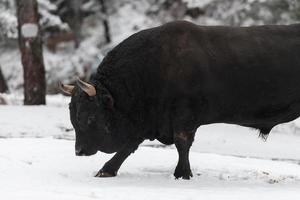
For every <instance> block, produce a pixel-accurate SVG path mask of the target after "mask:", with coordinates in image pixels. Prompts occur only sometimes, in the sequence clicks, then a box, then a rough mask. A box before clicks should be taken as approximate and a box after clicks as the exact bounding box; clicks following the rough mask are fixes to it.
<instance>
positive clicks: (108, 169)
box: [95, 140, 143, 177]
mask: <svg viewBox="0 0 300 200" xmlns="http://www.w3.org/2000/svg"><path fill="white" fill-rule="evenodd" d="M142 142H143V140H136V141H133V142H129V143H128V144H126V145H125V146H124V148H122V150H120V151H118V152H117V153H116V154H115V155H114V156H113V157H112V158H111V159H110V160H109V161H107V162H106V163H105V165H104V166H103V167H102V168H101V169H100V170H99V172H98V173H97V174H96V175H95V177H113V176H116V175H117V173H118V170H119V169H120V167H121V165H122V163H123V162H124V161H125V160H126V158H127V157H128V156H129V155H130V154H131V153H134V151H135V150H136V149H137V148H138V146H139V145H140V144H141V143H142Z"/></svg>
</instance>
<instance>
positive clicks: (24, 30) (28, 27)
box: [21, 23, 38, 38]
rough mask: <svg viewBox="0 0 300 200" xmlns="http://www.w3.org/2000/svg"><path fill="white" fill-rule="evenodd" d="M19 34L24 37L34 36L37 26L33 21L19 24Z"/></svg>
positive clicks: (36, 32)
mask: <svg viewBox="0 0 300 200" xmlns="http://www.w3.org/2000/svg"><path fill="white" fill-rule="evenodd" d="M21 34H22V36H23V37H24V38H34V37H36V36H37V34H38V26H37V24H33V23H26V24H23V25H22V26H21Z"/></svg>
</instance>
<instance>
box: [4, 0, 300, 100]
mask: <svg viewBox="0 0 300 200" xmlns="http://www.w3.org/2000/svg"><path fill="white" fill-rule="evenodd" d="M36 3H37V6H36V7H37V9H36V10H34V9H35V4H36ZM22 4H23V5H22ZM30 6H32V7H31V8H30ZM30 9H31V10H30ZM35 11H36V12H37V14H36V16H34V15H33V13H34V12H35ZM28 15H30V16H29V18H28ZM33 18H36V22H37V23H38V27H39V31H38V36H37V37H38V40H36V41H33V40H31V39H28V38H22V37H20V35H19V34H20V31H21V30H22V28H21V27H20V26H19V27H18V19H19V24H21V25H22V24H26V23H28V21H29V22H30V23H32V22H34V20H33V21H32V19H33ZM26 20H27V21H26ZM173 20H188V21H192V22H195V23H197V24H199V25H231V26H250V25H262V24H290V23H296V22H299V21H300V0H16V1H14V0H0V104H1V101H2V103H5V102H4V101H5V98H4V97H6V99H7V98H8V97H7V96H9V95H14V96H20V97H21V98H23V94H24V86H25V88H26V87H27V89H28V88H29V89H28V90H29V92H30V90H31V92H33V93H34V92H38V93H39V94H41V95H42V96H43V95H44V94H45V93H46V94H57V93H58V92H59V91H58V87H57V83H58V81H59V80H62V81H63V82H64V83H72V82H73V81H74V77H76V76H79V77H80V78H82V79H84V80H88V79H89V77H90V75H91V74H92V73H94V72H95V71H96V68H97V66H98V65H99V64H100V62H101V60H102V58H103V57H104V56H105V54H106V53H107V52H108V51H109V50H110V49H112V48H113V47H114V46H115V45H116V44H118V43H119V42H121V41H122V40H123V39H125V38H126V37H128V36H129V35H131V34H133V33H135V32H137V31H139V30H141V29H145V28H149V27H153V26H157V25H160V24H164V23H166V22H169V21H173ZM34 23H35V22H34ZM18 30H19V32H18ZM34 42H36V43H34ZM28 44H30V45H33V46H32V47H34V49H31V52H26V48H27V47H28ZM39 45H40V47H41V48H39ZM24 48H25V49H24ZM20 50H21V51H20ZM20 52H22V54H25V57H24V59H23V62H22V59H21V57H22V54H21V53H20ZM36 52H37V53H36ZM30 53H31V54H32V55H31V56H33V57H32V58H31V57H30ZM39 54H41V55H42V57H41V56H38V55H39ZM23 56H24V55H23ZM26 59H33V60H35V59H38V62H33V61H32V62H31V61H30V60H29V61H28V60H26ZM25 65H26V66H25ZM23 66H24V67H23ZM24 70H25V73H28V74H29V75H28V74H27V75H25V74H24ZM26 70H27V72H26ZM35 70H39V73H36V71H35ZM44 72H45V73H44ZM24 79H25V80H26V79H29V80H27V81H29V82H30V81H36V83H35V84H38V85H39V86H41V87H40V88H38V87H37V85H35V86H34V87H31V88H30V87H29V86H28V84H26V83H25V82H26V81H25V82H24ZM30 79H31V80H30ZM43 82H44V83H43ZM24 83H25V84H24ZM43 84H44V85H43ZM26 85H27V86H26ZM43 90H44V91H43ZM1 93H2V100H1ZM5 95H6V96H5ZM25 96H26V94H25ZM29 96H30V95H29ZM6 101H7V100H6ZM30 101H32V102H30ZM44 103H45V101H43V100H38V101H35V102H34V100H33V99H27V103H26V102H25V104H44Z"/></svg>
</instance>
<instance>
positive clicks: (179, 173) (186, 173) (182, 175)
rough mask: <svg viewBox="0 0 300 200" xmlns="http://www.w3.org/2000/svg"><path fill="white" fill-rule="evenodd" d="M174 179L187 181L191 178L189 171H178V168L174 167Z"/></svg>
mask: <svg viewBox="0 0 300 200" xmlns="http://www.w3.org/2000/svg"><path fill="white" fill-rule="evenodd" d="M174 176H175V179H179V178H182V179H185V180H189V179H190V178H191V177H193V174H192V171H191V169H180V168H179V167H176V169H175V172H174Z"/></svg>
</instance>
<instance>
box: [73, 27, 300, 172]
mask: <svg viewBox="0 0 300 200" xmlns="http://www.w3.org/2000/svg"><path fill="white" fill-rule="evenodd" d="M91 83H92V84H94V85H95V86H96V88H97V96H96V97H94V98H95V99H94V101H95V102H98V107H97V106H96V105H91V104H92V103H91V102H89V101H88V100H87V99H88V97H87V95H86V94H85V93H84V92H82V91H80V90H79V89H78V88H77V90H76V92H75V94H74V95H73V98H72V103H71V107H72V105H73V106H74V107H76V106H75V104H76V105H77V107H78V106H79V107H80V106H81V107H82V109H87V111H86V112H88V113H87V114H85V115H84V116H83V117H82V118H81V119H78V120H77V121H76V120H74V119H73V120H72V123H73V125H74V126H75V130H76V137H77V138H76V142H77V144H78V145H79V146H81V147H82V148H85V152H87V153H85V154H92V153H94V152H95V151H97V150H101V151H104V152H116V151H117V152H119V151H121V150H122V149H124V148H127V147H125V146H126V145H127V144H129V143H130V144H131V143H134V141H135V143H134V144H135V145H136V148H137V146H138V144H136V143H137V142H136V141H139V142H142V141H143V140H144V139H150V140H153V139H158V140H159V141H161V142H162V143H164V144H173V143H174V142H175V144H176V147H177V148H179V147H178V146H183V147H182V148H183V149H184V150H183V151H186V152H188V149H189V146H190V145H189V144H190V142H183V138H179V139H180V140H181V141H178V138H177V139H176V137H175V136H176V134H177V135H178V134H181V133H183V134H187V135H193V134H194V132H195V130H196V129H197V128H198V127H199V126H201V125H205V124H211V123H230V124H238V125H241V126H246V127H251V128H255V129H259V130H260V133H261V134H262V135H263V137H266V136H267V135H268V134H269V132H270V130H271V129H272V127H274V126H275V125H277V124H280V123H283V122H288V121H291V120H293V119H295V118H297V117H298V116H299V114H300V89H299V85H300V25H299V24H295V25H289V26H256V27H247V28H246V27H239V28H233V27H223V26H217V27H206V26H197V25H194V24H192V23H189V22H184V21H177V22H172V23H168V24H165V25H163V26H159V27H156V28H152V29H147V30H144V31H141V32H138V33H136V34H134V35H132V36H130V37H129V38H128V39H126V40H124V41H123V42H122V43H120V44H119V45H118V46H117V47H115V48H114V49H113V50H112V51H111V52H109V53H108V55H107V56H106V57H105V58H104V60H103V62H102V63H101V64H100V66H99V68H98V72H97V75H96V76H95V78H94V79H93V80H92V81H91ZM79 96H82V97H81V98H82V100H80V99H79ZM84 102H85V103H84ZM90 112H91V113H93V114H94V115H96V120H95V125H94V126H89V127H85V128H78V126H79V125H78V124H79V121H80V120H82V121H85V120H86V118H87V116H89V115H90ZM72 115H77V116H78V115H80V111H78V110H77V109H73V110H72V109H71V117H72ZM73 118H74V117H73ZM83 124H84V122H83ZM96 124H98V125H96ZM76 126H77V127H76ZM83 126H84V125H83ZM104 126H105V128H103V127H104ZM86 132H92V133H93V134H90V133H89V134H90V135H88V136H87V135H86V136H84V134H87V133H86ZM105 137H107V138H108V139H104V138H105ZM79 138H80V139H79ZM82 138H84V139H82ZM87 138H89V139H87ZM95 138H98V139H95ZM187 138H189V137H187ZM88 140H91V141H90V142H87V141H88ZM192 140H193V138H190V139H189V141H191V142H192ZM101 141H106V143H105V144H104V143H103V142H101ZM176 141H178V143H176ZM183 144H188V145H186V146H184V145H183ZM103 146H105V147H103ZM133 146H134V145H131V147H132V149H133V150H132V151H134V150H135V149H136V148H133ZM88 149H93V150H91V151H90V152H89V150H88ZM179 149H181V148H179ZM88 152H89V153H88ZM129 154H130V153H129ZM126 155H127V154H126ZM179 155H180V153H179ZM127 156H128V155H127ZM122 159H123V158H122ZM125 159H126V158H125ZM179 160H180V159H179ZM182 160H184V159H182ZM187 161H188V160H187ZM184 163H186V162H184ZM182 165H185V164H182ZM118 167H119V166H118ZM118 167H115V168H118ZM177 167H178V166H177ZM185 167H186V166H183V168H185ZM115 170H116V171H117V169H115ZM102 171H103V170H102ZM104 171H105V170H104ZM108 171H109V170H108ZM116 171H115V172H116ZM179 171H180V170H179ZM182 171H184V170H182ZM186 171H187V172H180V173H177V176H176V177H183V178H189V176H190V175H188V174H187V173H189V170H186ZM99 176H100V175H99Z"/></svg>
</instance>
